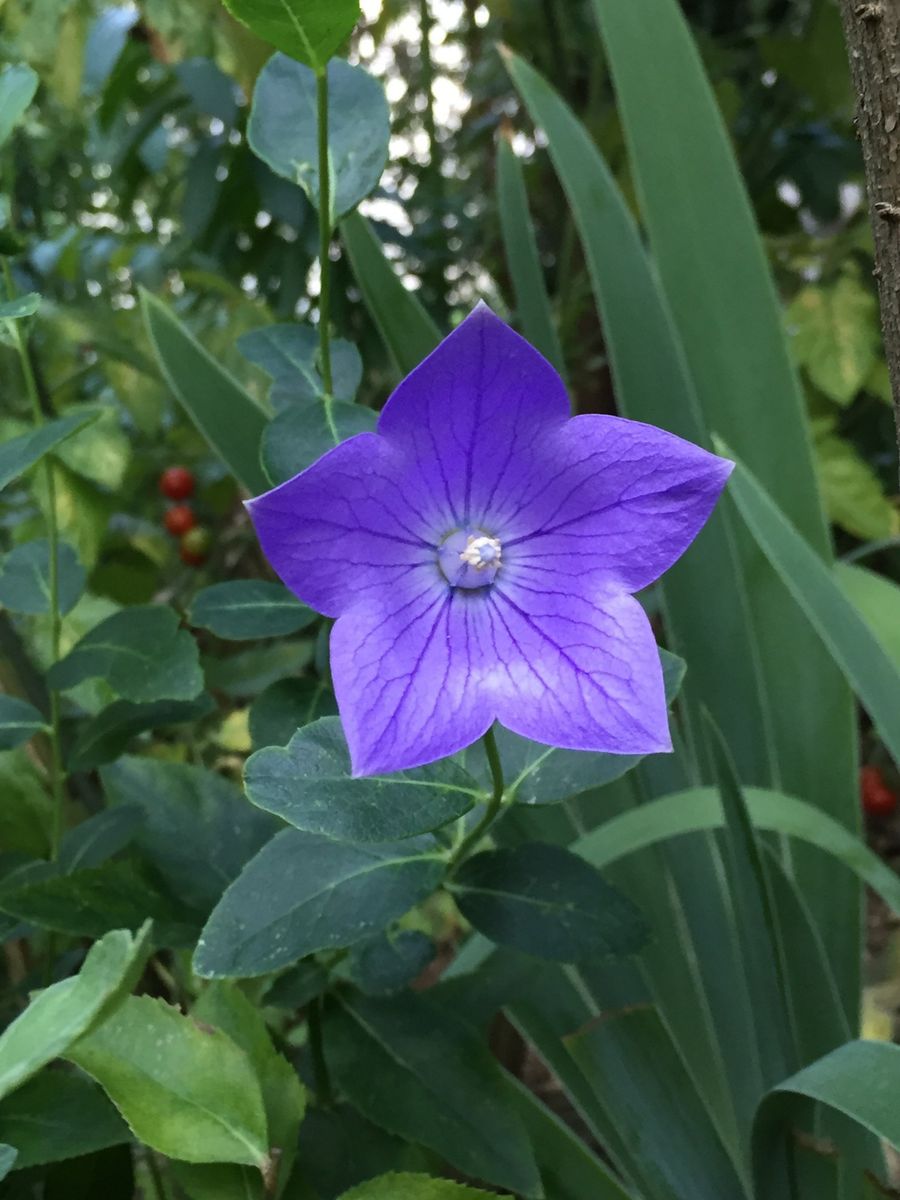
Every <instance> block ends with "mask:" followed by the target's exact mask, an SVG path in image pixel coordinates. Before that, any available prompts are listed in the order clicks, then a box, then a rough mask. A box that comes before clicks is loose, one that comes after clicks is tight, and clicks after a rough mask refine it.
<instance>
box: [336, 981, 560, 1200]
mask: <svg viewBox="0 0 900 1200" xmlns="http://www.w3.org/2000/svg"><path fill="white" fill-rule="evenodd" d="M325 1046H326V1053H327V1056H328V1063H329V1066H330V1067H331V1070H332V1072H333V1074H334V1077H335V1080H336V1081H337V1083H338V1084H339V1086H340V1088H341V1089H342V1091H343V1092H344V1093H345V1094H346V1096H347V1097H348V1099H349V1100H350V1102H351V1103H352V1104H353V1105H354V1106H355V1107H356V1108H358V1109H359V1110H360V1112H361V1113H362V1114H363V1115H364V1116H366V1117H368V1118H369V1120H370V1121H374V1122H376V1124H378V1125H381V1126H382V1127H383V1128H385V1129H387V1130H388V1131H389V1132H390V1133H394V1134H397V1135H398V1136H400V1137H404V1138H408V1139H409V1140H410V1141H414V1142H420V1143H421V1144H422V1145H423V1146H427V1147H429V1148H430V1149H432V1150H434V1151H436V1152H437V1153H438V1154H440V1155H442V1156H443V1157H444V1158H446V1159H447V1161H448V1162H450V1163H452V1164H453V1165H454V1166H455V1167H458V1168H459V1170H461V1171H463V1172H465V1174H467V1175H470V1176H472V1177H473V1178H475V1179H483V1180H484V1181H485V1182H486V1183H493V1184H496V1185H497V1186H499V1187H505V1188H509V1189H510V1190H511V1191H514V1192H516V1193H517V1194H518V1195H522V1196H525V1197H537V1196H541V1195H542V1190H541V1183H540V1178H539V1176H538V1172H537V1167H536V1166H535V1163H534V1158H533V1156H532V1153H531V1147H530V1145H529V1143H528V1138H527V1135H526V1133H525V1130H524V1128H523V1126H522V1125H521V1123H520V1121H519V1118H518V1116H517V1115H516V1112H515V1105H514V1103H513V1101H512V1096H511V1094H510V1091H509V1084H508V1083H507V1081H506V1079H505V1078H504V1076H503V1074H502V1072H501V1070H500V1068H499V1066H498V1065H497V1063H496V1061H495V1060H494V1058H493V1057H492V1055H491V1054H490V1052H489V1051H488V1048H487V1046H486V1045H484V1044H483V1043H482V1041H481V1039H480V1037H479V1035H478V1034H477V1033H476V1032H475V1031H474V1030H472V1029H471V1028H470V1027H468V1026H466V1025H464V1024H463V1023H462V1022H461V1021H458V1020H457V1019H456V1018H455V1017H453V1016H452V1014H450V1013H448V1012H445V1011H444V1010H442V1009H440V1008H438V1007H437V1006H436V1005H434V1004H432V1003H431V1002H429V1001H428V1000H426V999H425V998H424V997H422V996H414V995H412V994H411V993H407V994H406V995H403V996H398V997H394V998H392V999H390V1000H373V999H368V998H363V997H356V998H354V999H352V1000H346V1001H344V1002H342V1004H341V1006H340V1008H338V1009H337V1010H336V1011H335V1012H333V1013H331V1014H330V1015H329V1017H328V1022H327V1025H326V1038H325Z"/></svg>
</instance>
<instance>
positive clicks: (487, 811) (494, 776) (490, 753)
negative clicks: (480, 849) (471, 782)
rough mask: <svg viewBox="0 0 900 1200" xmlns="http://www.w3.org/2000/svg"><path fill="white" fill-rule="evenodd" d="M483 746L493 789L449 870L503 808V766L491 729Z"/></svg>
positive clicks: (480, 837) (460, 860)
mask: <svg viewBox="0 0 900 1200" xmlns="http://www.w3.org/2000/svg"><path fill="white" fill-rule="evenodd" d="M482 742H483V744H484V752H485V754H486V755H487V760H488V766H489V767H490V771H491V782H492V784H493V788H492V791H491V795H490V798H489V799H488V802H487V804H486V805H485V808H484V813H483V814H482V817H481V820H480V821H479V822H478V823H477V824H476V825H475V826H474V827H473V828H472V830H471V831H470V832H469V833H468V834H466V836H465V837H464V838H463V840H462V841H461V842H460V843H459V845H458V846H457V847H456V850H455V851H454V852H453V857H452V858H451V860H450V870H451V871H452V870H453V869H454V868H456V867H458V866H459V865H460V864H461V863H463V862H465V860H466V859H467V858H468V857H469V854H470V853H471V851H472V850H474V849H475V847H476V846H477V845H478V843H479V842H480V841H481V839H482V838H483V837H484V835H485V834H486V833H487V831H488V830H489V829H490V827H491V826H492V825H493V824H494V822H495V821H496V820H497V817H498V816H499V815H500V811H501V809H502V808H503V793H504V791H505V790H506V788H505V784H504V781H503V764H502V763H501V762H500V751H499V750H498V749H497V739H496V738H495V737H494V731H493V729H489V730H488V731H487V733H486V734H485V735H484V737H483V738H482Z"/></svg>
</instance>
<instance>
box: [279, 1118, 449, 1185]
mask: <svg viewBox="0 0 900 1200" xmlns="http://www.w3.org/2000/svg"><path fill="white" fill-rule="evenodd" d="M429 1158H430V1156H429V1155H428V1154H427V1153H426V1151H424V1150H422V1149H421V1148H420V1147H418V1146H412V1145H410V1143H409V1142H405V1141H401V1140H400V1138H397V1137H393V1136H392V1135H391V1134H389V1133H387V1132H386V1131H385V1130H383V1129H381V1128H379V1126H378V1125H373V1124H372V1123H371V1122H370V1121H367V1120H366V1119H365V1117H363V1116H361V1115H360V1114H359V1113H358V1112H357V1111H356V1109H355V1108H351V1107H350V1105H349V1104H336V1105H334V1106H333V1107H332V1108H321V1107H318V1106H317V1107H315V1108H311V1109H310V1110H309V1111H308V1112H307V1114H306V1119H305V1120H304V1122H303V1125H302V1126H301V1128H300V1149H299V1153H298V1164H300V1165H302V1171H303V1178H304V1179H307V1180H309V1182H310V1183H311V1184H312V1186H313V1187H314V1188H315V1190H316V1194H317V1195H321V1196H338V1195H343V1193H344V1191H345V1190H346V1189H347V1188H350V1187H353V1186H354V1185H355V1184H358V1183H360V1182H361V1181H363V1180H368V1179H372V1178H373V1177H374V1176H375V1175H380V1174H382V1172H384V1171H395V1170H403V1171H425V1170H427V1169H428V1167H429V1166H430V1162H429Z"/></svg>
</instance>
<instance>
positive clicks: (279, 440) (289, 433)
mask: <svg viewBox="0 0 900 1200" xmlns="http://www.w3.org/2000/svg"><path fill="white" fill-rule="evenodd" d="M376 421H377V413H374V412H373V411H372V409H371V408H363V407H362V406H361V405H359V404H347V403H346V402H345V401H343V400H328V399H326V400H322V401H321V402H320V403H318V404H304V405H300V406H298V407H293V408H286V409H285V410H284V411H283V412H280V413H279V414H278V416H277V417H276V418H275V419H274V421H272V422H271V424H270V425H269V427H268V428H267V429H266V432H265V434H264V435H263V443H262V461H263V466H264V467H265V470H266V473H267V475H268V476H269V478H270V479H271V480H272V482H273V483H285V482H286V481H287V480H288V479H293V477H294V476H295V475H296V474H298V473H299V472H300V471H305V470H306V468H307V467H309V466H312V464H313V463H314V462H315V461H316V459H317V458H321V457H322V455H323V454H325V453H326V452H327V451H329V450H333V449H334V447H335V446H337V445H338V444H339V443H340V442H343V441H345V440H346V439H347V438H349V437H353V436H354V435H355V434H357V433H371V432H372V430H373V429H374V428H375V424H376Z"/></svg>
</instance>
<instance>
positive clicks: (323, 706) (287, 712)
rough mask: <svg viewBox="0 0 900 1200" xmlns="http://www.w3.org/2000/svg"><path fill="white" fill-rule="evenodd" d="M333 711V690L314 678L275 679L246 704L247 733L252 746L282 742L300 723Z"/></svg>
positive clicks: (290, 735) (283, 743) (279, 743)
mask: <svg viewBox="0 0 900 1200" xmlns="http://www.w3.org/2000/svg"><path fill="white" fill-rule="evenodd" d="M336 714H337V702H336V701H335V698H334V693H333V692H332V691H331V690H330V688H328V687H327V685H326V684H325V683H324V682H323V681H321V680H316V679H309V678H307V679H279V680H278V682H277V683H273V684H271V685H270V686H269V687H267V688H266V690H265V691H264V692H261V693H260V695H259V696H257V698H256V699H255V700H254V701H253V703H252V704H251V706H250V737H251V738H252V739H253V745H254V747H255V748H256V749H260V748H261V747H262V746H286V745H287V744H288V742H289V741H290V740H291V738H292V737H293V736H294V734H295V733H296V731H297V730H298V729H299V728H300V726H301V725H308V724H309V723H310V722H311V721H315V720H317V719H318V718H319V717H330V716H334V715H336Z"/></svg>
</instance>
